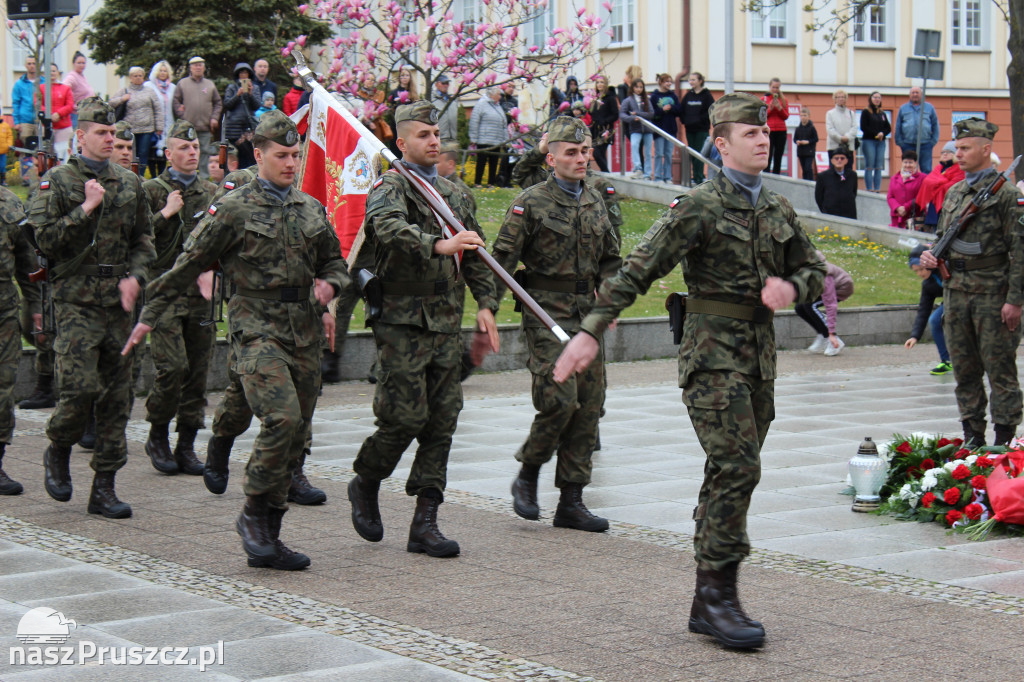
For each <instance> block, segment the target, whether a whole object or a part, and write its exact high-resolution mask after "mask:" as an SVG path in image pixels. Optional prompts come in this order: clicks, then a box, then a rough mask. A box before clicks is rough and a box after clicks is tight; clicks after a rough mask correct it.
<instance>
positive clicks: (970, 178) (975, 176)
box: [964, 168, 992, 187]
mask: <svg viewBox="0 0 1024 682" xmlns="http://www.w3.org/2000/svg"><path fill="white" fill-rule="evenodd" d="M990 172H992V169H991V168H983V169H981V170H980V171H974V172H973V173H964V179H965V180H966V181H967V184H968V185H970V186H971V187H973V186H974V185H975V184H976V183H977V182H978V181H979V180H981V179H982V178H984V177H985V176H986V175H988V174H989V173H990Z"/></svg>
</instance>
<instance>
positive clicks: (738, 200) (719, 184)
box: [711, 173, 776, 211]
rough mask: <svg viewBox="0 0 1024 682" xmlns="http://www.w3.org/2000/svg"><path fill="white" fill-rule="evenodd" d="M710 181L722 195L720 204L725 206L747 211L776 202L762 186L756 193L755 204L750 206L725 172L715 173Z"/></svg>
mask: <svg viewBox="0 0 1024 682" xmlns="http://www.w3.org/2000/svg"><path fill="white" fill-rule="evenodd" d="M711 182H712V184H713V185H714V187H715V189H716V190H717V191H718V194H719V195H720V196H721V197H722V205H723V206H724V207H725V208H734V209H739V210H745V211H749V210H751V208H758V207H760V206H774V205H775V203H776V200H775V198H774V197H773V196H772V194H771V192H768V191H767V189H768V188H767V187H764V186H762V187H761V191H760V192H759V193H758V197H757V204H756V205H755V206H753V207H751V205H750V202H749V201H747V200H746V199H745V198H744V197H743V196H742V195H741V194H740V193H739V190H738V189H736V187H735V186H734V185H733V184H732V182H731V181H730V180H729V178H727V177H726V176H725V173H716V174H715V178H714V180H712V181H711Z"/></svg>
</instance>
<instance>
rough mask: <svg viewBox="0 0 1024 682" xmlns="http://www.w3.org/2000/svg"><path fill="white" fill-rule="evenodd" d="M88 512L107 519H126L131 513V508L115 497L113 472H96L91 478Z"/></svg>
mask: <svg viewBox="0 0 1024 682" xmlns="http://www.w3.org/2000/svg"><path fill="white" fill-rule="evenodd" d="M86 511H88V512H89V513H90V514H103V515H104V516H106V517H107V518H108V519H127V518H129V517H130V516H131V515H132V508H131V507H129V506H128V504H127V503H125V502H122V501H121V500H119V499H117V493H115V492H114V472H113V471H108V472H102V473H101V472H99V471H97V472H96V475H95V476H93V479H92V492H90V493H89V506H88V507H87V508H86Z"/></svg>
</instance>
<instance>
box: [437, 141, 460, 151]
mask: <svg viewBox="0 0 1024 682" xmlns="http://www.w3.org/2000/svg"><path fill="white" fill-rule="evenodd" d="M459 150H460V147H459V143H458V142H455V141H454V140H452V141H450V142H445V143H444V144H442V145H441V153H442V154H451V153H453V152H458V151H459Z"/></svg>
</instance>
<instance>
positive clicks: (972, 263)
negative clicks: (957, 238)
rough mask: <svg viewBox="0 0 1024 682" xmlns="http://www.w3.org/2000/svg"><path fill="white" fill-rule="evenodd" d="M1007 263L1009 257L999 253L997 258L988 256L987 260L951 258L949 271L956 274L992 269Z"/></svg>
mask: <svg viewBox="0 0 1024 682" xmlns="http://www.w3.org/2000/svg"><path fill="white" fill-rule="evenodd" d="M1008 261H1009V257H1007V255H1006V254H1005V253H1001V254H999V255H998V256H989V257H988V258H972V259H971V260H966V259H964V258H952V259H950V260H949V269H950V270H956V271H957V272H969V271H971V270H982V269H984V268H994V267H996V266H997V265H1004V264H1005V263H1007V262H1008Z"/></svg>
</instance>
